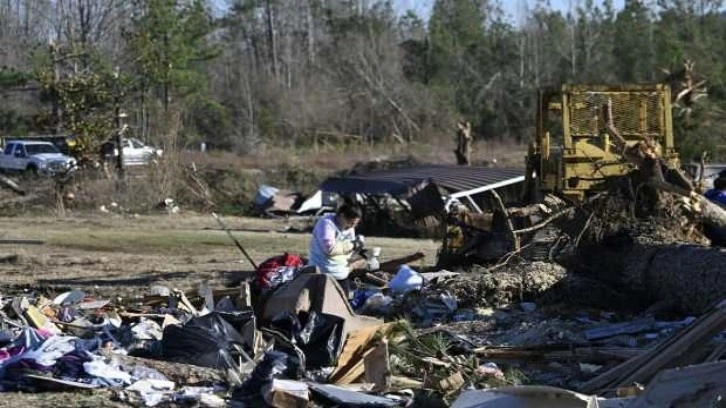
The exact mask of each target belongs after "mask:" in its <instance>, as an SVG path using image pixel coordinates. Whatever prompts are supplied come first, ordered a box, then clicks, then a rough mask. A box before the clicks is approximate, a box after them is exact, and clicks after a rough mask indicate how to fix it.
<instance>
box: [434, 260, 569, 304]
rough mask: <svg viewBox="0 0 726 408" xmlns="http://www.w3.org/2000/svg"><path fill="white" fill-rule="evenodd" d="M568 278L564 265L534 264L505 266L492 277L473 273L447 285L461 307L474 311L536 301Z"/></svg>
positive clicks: (478, 272) (491, 274) (447, 282)
mask: <svg viewBox="0 0 726 408" xmlns="http://www.w3.org/2000/svg"><path fill="white" fill-rule="evenodd" d="M566 276H567V272H566V271H565V268H564V267H562V266H560V265H557V264H554V263H547V262H532V263H521V264H517V265H512V266H504V267H502V268H500V269H499V270H497V271H496V272H492V273H482V272H481V271H472V273H467V274H463V275H461V276H459V277H457V278H455V279H452V280H449V281H446V282H445V283H444V285H445V287H446V289H447V290H448V291H449V292H450V293H451V294H452V295H454V296H455V297H456V298H457V301H458V302H459V306H460V307H462V308H473V307H481V306H499V305H505V304H509V303H512V302H523V301H531V300H535V299H537V298H538V297H539V296H540V295H542V294H543V293H544V292H546V291H547V290H549V289H551V288H552V287H553V286H554V285H555V284H557V283H558V282H559V281H561V280H562V279H564V278H565V277H566Z"/></svg>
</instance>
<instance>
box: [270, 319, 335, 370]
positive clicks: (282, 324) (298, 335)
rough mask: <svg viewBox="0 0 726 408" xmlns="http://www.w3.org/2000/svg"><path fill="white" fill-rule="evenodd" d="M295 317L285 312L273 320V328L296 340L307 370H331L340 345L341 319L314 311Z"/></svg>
mask: <svg viewBox="0 0 726 408" xmlns="http://www.w3.org/2000/svg"><path fill="white" fill-rule="evenodd" d="M298 316H299V317H300V318H299V317H298ZM298 316H295V315H292V314H290V313H287V312H286V313H284V314H283V315H281V316H279V317H278V318H276V319H273V321H272V327H273V328H275V329H277V330H279V331H281V332H282V333H283V334H285V335H286V336H287V337H288V338H290V339H294V340H296V342H297V346H298V348H300V350H302V352H303V353H304V354H305V368H306V369H311V368H320V367H331V366H334V365H335V362H336V360H337V358H338V355H339V354H340V349H341V347H342V343H343V342H342V338H341V335H342V330H343V323H344V321H343V319H342V318H340V317H338V316H333V315H329V314H325V313H322V314H317V313H315V312H314V311H313V312H310V313H305V312H301V313H300V314H299V315H298ZM301 319H302V321H300V320H301Z"/></svg>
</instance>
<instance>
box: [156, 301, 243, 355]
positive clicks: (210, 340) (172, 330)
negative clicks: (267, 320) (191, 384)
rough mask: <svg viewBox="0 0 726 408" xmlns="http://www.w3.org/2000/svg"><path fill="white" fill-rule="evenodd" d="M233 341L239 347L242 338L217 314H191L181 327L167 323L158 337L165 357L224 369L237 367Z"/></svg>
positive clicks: (241, 343)
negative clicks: (194, 315) (162, 333)
mask: <svg viewBox="0 0 726 408" xmlns="http://www.w3.org/2000/svg"><path fill="white" fill-rule="evenodd" d="M234 344H238V345H240V346H243V345H244V344H245V341H244V338H243V337H242V335H241V334H240V333H239V332H237V330H235V329H234V327H232V325H230V324H229V323H228V322H227V321H226V320H225V319H224V318H223V317H222V316H221V315H220V314H218V313H210V314H207V315H205V316H201V317H194V318H192V319H191V320H189V321H188V322H187V323H186V324H185V325H183V326H176V325H171V326H167V327H166V329H164V336H163V337H162V339H161V348H162V356H163V357H164V358H165V359H167V360H170V361H176V362H181V363H190V364H194V365H198V366H202V367H212V368H224V369H227V368H236V367H237V365H236V363H235V359H234V357H233V356H232V350H234Z"/></svg>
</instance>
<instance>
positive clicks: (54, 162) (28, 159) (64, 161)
mask: <svg viewBox="0 0 726 408" xmlns="http://www.w3.org/2000/svg"><path fill="white" fill-rule="evenodd" d="M75 166H76V159H74V158H73V157H70V156H66V155H65V154H63V153H61V152H60V151H59V150H58V148H57V147H56V146H55V145H54V144H53V143H50V142H40V141H31V140H10V141H8V142H7V143H6V144H5V148H4V149H3V152H2V154H1V155H0V170H3V171H26V172H29V173H32V174H40V175H54V174H58V173H65V172H67V171H68V170H71V169H73V168H75Z"/></svg>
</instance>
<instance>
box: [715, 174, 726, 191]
mask: <svg viewBox="0 0 726 408" xmlns="http://www.w3.org/2000/svg"><path fill="white" fill-rule="evenodd" d="M713 188H715V189H716V190H726V177H719V178H717V179H716V180H714V181H713Z"/></svg>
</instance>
